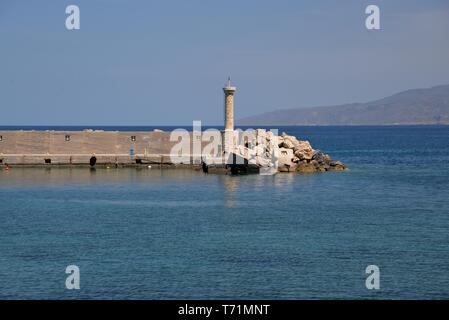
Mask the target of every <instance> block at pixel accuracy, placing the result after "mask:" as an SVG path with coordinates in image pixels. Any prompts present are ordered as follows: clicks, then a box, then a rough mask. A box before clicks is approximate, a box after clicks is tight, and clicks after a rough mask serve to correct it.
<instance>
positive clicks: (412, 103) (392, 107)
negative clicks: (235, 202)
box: [237, 85, 449, 126]
mask: <svg viewBox="0 0 449 320" xmlns="http://www.w3.org/2000/svg"><path fill="white" fill-rule="evenodd" d="M237 123H238V124H239V125H251V126H254V125H411V124H449V85H443V86H436V87H432V88H428V89H413V90H407V91H404V92H400V93H397V94H395V95H392V96H389V97H387V98H383V99H380V100H376V101H372V102H367V103H351V104H343V105H336V106H326V107H313V108H296V109H285V110H277V111H272V112H267V113H263V114H259V115H255V116H251V117H247V118H243V119H241V120H240V121H237Z"/></svg>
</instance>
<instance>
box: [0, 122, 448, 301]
mask: <svg viewBox="0 0 449 320" xmlns="http://www.w3.org/2000/svg"><path fill="white" fill-rule="evenodd" d="M120 129H122V130H123V129H124V128H120ZM128 129H129V130H138V129H142V128H128ZM280 131H286V132H288V133H290V134H293V135H297V136H298V137H300V138H301V139H308V140H310V141H311V143H312V145H313V146H314V147H315V148H319V149H321V150H323V151H325V152H326V153H329V154H330V155H331V156H332V157H333V158H335V159H338V160H341V161H343V162H345V163H346V164H347V165H348V166H349V167H350V168H351V170H350V171H348V172H338V173H321V174H309V175H299V174H298V175H296V174H278V175H276V176H259V175H248V176H225V175H204V174H202V173H200V172H195V171H183V170H164V171H161V170H159V169H154V168H153V169H143V170H138V169H118V170H117V169H97V170H96V171H90V170H89V169H57V168H52V169H20V168H13V169H12V170H11V171H9V172H6V171H0V298H3V299H17V298H18V299H28V298H33V299H47V298H55V299H73V298H76V299H77V298H81V299H90V298H98V299H122V298H124V299H131V298H136V299H162V298H168V299H203V298H205V299H212V298H217V299H228V298H230V299H231V298H232V299H236V298H241V299H317V298H325V299H327V298H338V299H345V298H356V299H358V298H369V299H371V298H387V299H399V298H405V299H417V298H424V299H439V298H445V299H448V298H449V127H288V128H280ZM70 264H75V265H77V266H79V267H80V271H81V290H79V291H69V290H67V289H65V279H66V276H67V275H66V274H65V268H66V266H68V265H70ZM370 264H375V265H377V266H379V268H380V272H381V289H380V290H378V291H370V290H367V289H366V288H365V279H366V275H365V268H366V266H367V265H370Z"/></svg>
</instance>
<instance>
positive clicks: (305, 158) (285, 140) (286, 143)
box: [278, 133, 346, 173]
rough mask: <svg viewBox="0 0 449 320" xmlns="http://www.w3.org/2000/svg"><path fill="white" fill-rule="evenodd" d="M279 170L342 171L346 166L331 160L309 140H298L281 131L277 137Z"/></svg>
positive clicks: (304, 171)
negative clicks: (313, 146) (315, 148)
mask: <svg viewBox="0 0 449 320" xmlns="http://www.w3.org/2000/svg"><path fill="white" fill-rule="evenodd" d="M278 146H279V164H278V168H279V171H280V172H294V171H297V172H303V173H309V172H324V171H342V170H346V166H345V165H344V164H343V163H341V162H340V161H333V160H332V159H331V157H330V156H329V155H327V154H325V153H323V152H321V151H320V150H314V149H313V148H312V146H311V145H310V143H309V141H302V140H298V139H297V138H296V137H294V136H289V135H287V134H286V133H282V135H281V136H279V137H278Z"/></svg>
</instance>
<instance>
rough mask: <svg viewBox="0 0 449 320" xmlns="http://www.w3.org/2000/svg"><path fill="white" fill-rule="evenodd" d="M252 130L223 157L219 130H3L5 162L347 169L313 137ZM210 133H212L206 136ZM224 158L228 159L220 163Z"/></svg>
mask: <svg viewBox="0 0 449 320" xmlns="http://www.w3.org/2000/svg"><path fill="white" fill-rule="evenodd" d="M250 132H251V134H248V133H247V132H246V134H245V135H244V137H245V140H244V141H241V140H240V138H239V134H241V132H238V131H237V130H236V132H235V133H236V134H235V136H234V145H235V146H236V147H233V148H232V149H231V150H228V151H227V152H228V153H229V155H228V156H224V155H226V151H225V150H224V148H223V146H222V140H223V136H222V134H221V133H220V131H218V130H216V131H215V132H214V133H215V136H214V134H212V135H211V134H209V135H206V134H203V135H202V134H201V132H197V131H193V132H188V131H186V130H183V132H181V134H173V133H174V131H172V132H168V131H162V130H157V129H156V130H153V131H135V132H133V131H127V132H123V131H103V130H90V129H88V130H83V131H53V130H46V131H38V130H30V131H24V130H10V131H0V165H3V166H6V167H8V168H9V167H11V166H75V165H78V166H83V165H92V164H94V165H99V166H116V167H120V166H143V165H152V164H153V165H160V166H161V167H190V168H197V169H200V168H202V169H203V170H205V169H206V170H207V171H209V168H205V167H204V165H205V164H204V163H205V162H206V163H207V166H208V167H210V169H211V172H213V171H214V169H218V171H223V169H224V171H228V169H229V171H231V170H230V169H235V168H236V166H238V168H243V169H244V170H243V172H245V171H246V169H247V168H248V167H249V166H250V167H252V168H253V169H254V168H258V167H264V166H265V167H266V166H273V167H274V168H275V169H276V170H275V171H277V172H304V173H306V172H307V173H310V172H324V171H341V170H345V169H346V166H345V165H344V164H343V163H341V162H339V161H333V160H332V159H331V157H330V156H329V155H327V154H325V153H323V152H321V151H319V150H315V149H313V148H312V146H311V145H310V143H309V142H308V141H305V140H299V139H297V138H296V137H294V136H290V135H287V134H285V133H283V134H282V135H280V136H278V135H276V134H273V133H272V132H270V131H265V130H261V129H257V130H253V131H250ZM209 133H210V132H209ZM206 136H207V138H204V137H206ZM178 138H184V145H186V143H185V142H186V141H187V147H186V148H184V149H183V150H182V152H183V153H184V154H183V157H182V160H179V159H180V158H176V155H175V154H174V153H178V152H179V151H180V148H179V145H180V143H181V142H180V141H181V140H182V139H178ZM214 140H215V145H214V147H213V148H211V147H210V145H211V141H214ZM217 141H218V142H217ZM195 145H197V148H196V147H195ZM240 147H242V148H240ZM181 149H182V148H181ZM186 150H187V151H186ZM205 150H207V151H205ZM254 150H255V151H254ZM254 152H255V153H254ZM254 154H256V156H254ZM239 157H240V158H241V159H240V161H238V160H239V159H238V158H239ZM174 158H176V160H174ZM224 158H227V159H226V160H225V161H224V162H223V163H221V162H220V161H221V160H223V159H224ZM211 159H212V161H211ZM217 159H218V160H219V161H218V162H217ZM229 159H231V160H230V161H231V162H229ZM232 159H233V160H232ZM272 159H275V160H272ZM252 160H253V162H251V161H252ZM236 161H237V162H238V163H237V162H236ZM274 164H275V165H274ZM251 171H252V172H253V171H254V170H251ZM231 172H232V171H231Z"/></svg>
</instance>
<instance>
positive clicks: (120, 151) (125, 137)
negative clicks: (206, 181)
mask: <svg viewBox="0 0 449 320" xmlns="http://www.w3.org/2000/svg"><path fill="white" fill-rule="evenodd" d="M175 144H177V142H176V141H175V142H172V141H170V132H162V131H146V132H145V131H136V132H128V131H126V132H123V131H101V130H85V131H0V164H10V165H41V164H42V165H45V164H47V165H48V164H52V165H53V164H57V165H58V164H59V165H70V164H73V165H76V164H89V160H90V158H91V157H92V156H93V155H95V157H96V158H97V163H98V164H125V165H126V164H136V162H139V161H143V162H144V163H161V164H169V163H170V156H169V155H170V152H171V149H172V148H173V146H174V145H175ZM49 160H50V161H49ZM49 162H50V163H49ZM192 162H193V160H192V159H191V161H190V163H192Z"/></svg>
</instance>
